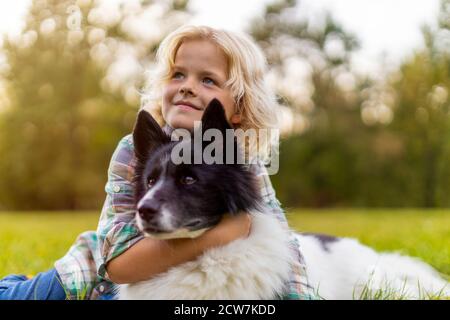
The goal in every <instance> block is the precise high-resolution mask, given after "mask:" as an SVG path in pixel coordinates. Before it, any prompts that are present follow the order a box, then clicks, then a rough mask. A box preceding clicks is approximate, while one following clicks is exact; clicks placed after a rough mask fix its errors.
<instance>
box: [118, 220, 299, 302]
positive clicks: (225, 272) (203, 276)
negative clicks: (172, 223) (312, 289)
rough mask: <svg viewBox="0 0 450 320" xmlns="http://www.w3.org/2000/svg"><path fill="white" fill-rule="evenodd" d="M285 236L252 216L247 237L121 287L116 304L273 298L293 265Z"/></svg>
mask: <svg viewBox="0 0 450 320" xmlns="http://www.w3.org/2000/svg"><path fill="white" fill-rule="evenodd" d="M293 259H294V257H293V250H292V249H290V247H289V232H288V230H286V229H285V228H283V226H282V225H281V224H280V223H279V222H278V221H277V219H276V218H275V217H274V216H271V215H268V214H262V213H255V214H253V220H252V227H251V232H250V235H249V237H248V238H246V239H239V240H235V241H233V242H231V243H230V244H228V245H226V246H223V247H217V248H213V249H210V250H208V251H206V252H205V253H204V254H203V255H202V256H200V257H199V258H198V259H197V260H195V261H190V262H187V263H184V264H182V265H179V266H177V267H174V268H171V269H170V270H169V271H167V272H165V273H163V274H161V275H159V276H156V277H155V278H152V279H151V280H148V281H143V282H138V283H135V284H129V285H120V286H119V299H121V300H129V299H133V300H140V299H273V298H276V297H277V294H281V293H282V292H283V290H284V289H285V285H286V283H287V281H288V276H289V272H290V268H291V263H292V262H293Z"/></svg>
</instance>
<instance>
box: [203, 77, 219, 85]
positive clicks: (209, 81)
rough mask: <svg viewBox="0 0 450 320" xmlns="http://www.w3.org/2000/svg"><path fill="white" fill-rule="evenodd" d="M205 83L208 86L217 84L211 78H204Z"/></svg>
mask: <svg viewBox="0 0 450 320" xmlns="http://www.w3.org/2000/svg"><path fill="white" fill-rule="evenodd" d="M203 82H204V83H205V84H208V85H214V84H216V82H215V81H214V80H213V79H211V78H204V79H203Z"/></svg>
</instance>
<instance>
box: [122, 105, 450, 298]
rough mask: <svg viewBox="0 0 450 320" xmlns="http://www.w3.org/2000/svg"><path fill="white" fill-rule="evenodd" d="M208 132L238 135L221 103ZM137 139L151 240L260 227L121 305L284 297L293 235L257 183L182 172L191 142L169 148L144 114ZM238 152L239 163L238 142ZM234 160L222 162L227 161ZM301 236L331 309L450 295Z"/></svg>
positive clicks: (241, 174) (217, 168) (425, 274)
mask: <svg viewBox="0 0 450 320" xmlns="http://www.w3.org/2000/svg"><path fill="white" fill-rule="evenodd" d="M208 129H218V130H220V131H221V132H222V133H223V136H224V137H225V131H226V130H227V129H231V127H230V125H229V124H228V122H227V120H226V118H225V113H224V110H223V107H222V105H221V104H220V102H219V101H217V100H213V101H212V102H211V103H210V105H209V106H208V108H207V109H206V110H205V112H204V115H203V117H202V130H203V131H206V130H208ZM133 139H134V146H135V154H136V157H137V166H136V179H135V182H136V185H135V197H136V204H137V209H138V213H137V215H136V219H137V223H138V226H139V228H140V229H141V231H142V232H143V233H144V234H146V235H148V236H152V237H156V238H169V237H172V238H173V237H193V236H197V235H199V234H201V233H202V232H203V231H204V230H206V229H208V228H211V227H212V226H214V225H216V224H217V223H218V222H219V221H220V220H221V218H222V217H223V215H225V214H239V212H242V211H245V212H250V213H251V214H252V227H251V232H250V235H249V236H248V238H245V239H239V240H235V241H233V242H231V243H230V244H228V245H225V246H223V247H217V248H213V249H210V250H208V251H206V252H205V253H204V254H203V255H201V256H200V257H198V258H197V259H196V260H195V261H190V262H187V263H184V264H181V265H179V266H176V267H173V268H171V269H170V270H168V271H167V272H165V273H163V274H160V275H158V276H156V277H154V278H152V279H151V280H148V281H143V282H139V283H135V284H127V285H120V286H119V299H274V298H277V297H279V296H281V295H283V294H284V290H286V287H285V285H286V283H287V281H288V275H289V273H290V269H291V265H292V263H293V259H295V257H294V256H293V251H292V250H291V249H290V248H289V240H290V237H291V235H292V233H291V231H290V230H287V229H286V228H285V227H283V226H282V225H281V223H280V222H279V221H278V220H277V218H276V217H275V216H274V215H273V214H270V213H268V212H269V210H270V209H269V208H266V207H265V206H264V204H263V202H262V200H261V196H260V190H259V187H258V181H257V177H256V175H255V173H254V172H253V171H252V170H251V169H249V168H248V167H247V166H244V165H239V164H236V163H234V164H206V163H197V164H195V163H194V161H192V162H191V164H186V163H181V164H178V165H176V164H174V163H173V161H171V152H172V150H173V149H174V148H175V147H180V145H179V144H193V141H192V140H183V141H180V142H173V141H171V140H170V137H168V136H167V135H166V134H165V133H164V132H163V131H162V130H161V128H160V126H159V125H158V124H157V123H156V121H155V120H154V119H153V118H152V117H151V116H150V114H149V113H147V112H145V111H141V112H140V113H139V115H138V119H137V122H136V125H135V128H134V132H133ZM232 143H233V148H234V149H233V150H234V152H236V154H238V146H237V145H236V141H233V142H232ZM225 149H226V148H224V150H225ZM188 150H192V151H193V150H195V148H194V146H193V145H192V147H191V148H190V149H188ZM227 150H228V149H227ZM226 152H227V151H224V152H223V154H221V157H223V159H225V158H226ZM191 156H192V157H191V159H193V157H194V156H193V154H192V155H191ZM225 162H226V161H223V163H225ZM295 236H296V237H297V238H298V240H299V243H300V250H301V252H302V254H303V255H304V258H305V262H306V266H307V270H308V279H309V282H310V285H312V286H313V287H314V291H315V292H316V293H317V294H318V295H319V296H320V297H322V298H324V299H352V298H359V297H360V296H361V294H362V292H363V291H364V290H368V289H370V290H384V289H385V288H389V290H394V291H396V292H399V294H400V295H401V296H402V297H403V298H405V297H406V298H413V299H414V298H421V297H424V296H423V294H424V293H427V294H436V293H438V294H440V295H450V288H449V286H448V283H447V281H445V280H444V279H442V278H441V277H440V276H439V274H438V272H436V271H435V270H434V269H433V268H431V267H430V266H429V265H427V264H425V263H423V262H421V261H419V260H417V259H413V258H410V257H405V256H400V255H398V254H393V253H386V254H380V253H377V252H375V251H374V250H372V249H371V248H369V247H366V246H363V245H361V244H360V243H358V242H357V241H356V240H353V239H347V238H334V237H330V236H324V235H315V234H296V235H295Z"/></svg>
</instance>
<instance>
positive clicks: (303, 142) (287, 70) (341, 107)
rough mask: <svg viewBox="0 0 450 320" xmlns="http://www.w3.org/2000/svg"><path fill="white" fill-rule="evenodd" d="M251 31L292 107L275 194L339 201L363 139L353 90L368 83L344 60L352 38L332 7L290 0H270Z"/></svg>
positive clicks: (321, 202) (303, 201) (293, 202)
mask: <svg viewBox="0 0 450 320" xmlns="http://www.w3.org/2000/svg"><path fill="white" fill-rule="evenodd" d="M250 33H251V34H252V35H253V37H254V38H255V39H256V40H257V41H258V43H259V44H260V46H261V47H262V48H263V49H264V51H265V53H266V56H267V57H268V62H269V64H270V66H271V73H270V74H269V79H272V85H273V86H274V87H275V89H276V91H277V93H278V96H279V101H280V102H281V104H282V105H284V106H287V107H290V108H291V109H290V112H289V111H286V109H285V113H288V114H289V116H288V117H286V119H287V121H285V122H284V126H285V128H282V130H283V129H284V131H288V133H289V134H290V135H289V137H287V138H286V139H285V140H284V141H282V143H281V151H280V171H279V173H278V174H277V175H275V176H273V178H272V180H273V183H274V186H275V188H276V190H277V192H278V195H279V197H280V200H281V201H282V202H283V203H284V204H285V205H290V206H298V205H302V206H305V205H306V206H327V205H336V204H339V203H342V202H343V201H346V200H347V199H349V197H351V195H352V194H354V193H355V188H357V187H358V186H357V183H355V180H356V179H357V172H356V166H355V165H354V163H355V161H356V157H357V154H356V151H361V150H358V149H357V148H356V147H357V146H364V143H363V140H364V138H365V132H366V131H367V130H366V129H367V128H366V127H365V126H364V124H363V123H362V121H361V116H360V110H359V105H360V103H361V99H362V98H361V97H360V95H359V94H358V92H359V91H360V90H362V89H364V87H367V86H368V84H367V83H361V85H360V84H358V81H357V78H356V76H355V75H354V74H353V73H352V72H351V71H350V66H349V59H350V55H351V53H352V52H353V51H354V50H355V49H356V48H358V42H357V40H356V38H355V37H354V36H353V35H352V34H350V33H349V32H348V31H346V30H344V29H343V28H342V26H341V25H340V24H339V23H338V22H337V21H335V19H334V18H333V17H332V16H331V14H329V13H326V12H322V13H318V14H313V13H311V12H304V10H303V7H302V6H301V1H300V2H299V3H297V1H296V0H280V1H275V2H273V3H272V4H269V5H268V6H267V7H266V9H265V13H264V16H263V17H262V18H259V19H256V20H255V22H254V23H253V24H252V28H251V30H250ZM358 86H359V87H358ZM286 119H285V120H286ZM286 129H287V130H286Z"/></svg>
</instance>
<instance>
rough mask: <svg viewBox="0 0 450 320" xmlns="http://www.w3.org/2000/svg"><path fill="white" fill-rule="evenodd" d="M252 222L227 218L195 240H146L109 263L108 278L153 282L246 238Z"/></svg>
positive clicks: (241, 218) (116, 280)
mask: <svg viewBox="0 0 450 320" xmlns="http://www.w3.org/2000/svg"><path fill="white" fill-rule="evenodd" d="M250 221H251V219H250V216H249V215H248V214H241V215H239V216H235V217H226V218H224V219H223V220H222V221H221V222H220V223H219V225H217V226H216V227H214V228H212V229H210V230H208V231H206V232H205V233H204V234H203V235H201V236H200V237H198V238H195V239H171V240H155V239H150V238H144V239H142V240H141V241H139V242H138V243H136V244H135V245H134V246H132V247H131V248H130V249H128V250H126V251H125V252H124V253H122V254H121V255H120V256H118V257H116V258H115V259H113V260H111V261H110V262H109V263H108V264H107V266H106V269H107V272H108V275H109V278H110V279H111V280H112V281H113V282H115V283H119V284H120V283H132V282H138V281H143V280H147V279H150V278H151V277H152V276H155V275H157V274H159V273H162V272H165V271H167V270H168V269H169V268H170V267H173V266H176V265H178V264H181V263H183V262H187V261H190V260H193V259H195V258H196V257H197V256H199V255H200V254H202V253H203V252H204V251H205V250H207V249H209V248H211V247H214V246H220V245H224V244H227V243H229V242H231V241H233V240H235V239H237V238H239V237H246V236H247V235H248V233H249V231H250V224H251V223H250Z"/></svg>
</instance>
